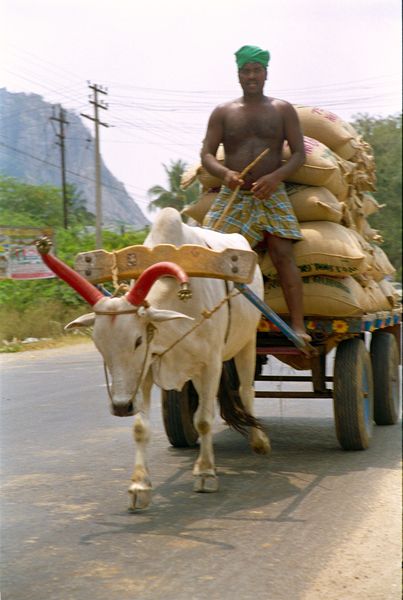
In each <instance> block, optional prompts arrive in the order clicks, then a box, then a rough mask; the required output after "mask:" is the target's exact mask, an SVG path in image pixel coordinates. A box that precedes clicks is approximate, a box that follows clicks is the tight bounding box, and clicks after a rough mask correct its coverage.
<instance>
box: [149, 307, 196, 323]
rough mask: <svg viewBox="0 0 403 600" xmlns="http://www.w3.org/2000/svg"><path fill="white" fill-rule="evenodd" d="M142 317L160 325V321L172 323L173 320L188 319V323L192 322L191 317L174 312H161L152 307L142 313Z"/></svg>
mask: <svg viewBox="0 0 403 600" xmlns="http://www.w3.org/2000/svg"><path fill="white" fill-rule="evenodd" d="M144 315H145V316H146V317H147V319H149V320H150V321H154V323H160V322H161V321H172V320H173V319H189V320H190V321H194V319H193V317H189V316H188V315H184V314H183V313H180V312H176V311H175V310H162V309H159V308H153V307H152V306H150V307H149V308H147V309H146V310H145V311H144Z"/></svg>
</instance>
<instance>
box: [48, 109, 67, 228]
mask: <svg viewBox="0 0 403 600" xmlns="http://www.w3.org/2000/svg"><path fill="white" fill-rule="evenodd" d="M65 116H66V111H65V110H64V109H63V108H62V107H61V106H59V116H58V117H55V113H54V112H53V116H52V117H50V120H51V121H57V122H58V123H59V133H56V135H57V137H58V138H59V141H58V142H56V143H57V145H58V146H60V160H61V167H62V198H63V227H64V228H65V229H67V227H68V199H67V185H66V159H65V146H64V139H65V135H64V126H65V125H68V124H69V122H68V121H66V119H65Z"/></svg>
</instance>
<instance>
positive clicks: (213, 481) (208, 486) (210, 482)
mask: <svg viewBox="0 0 403 600" xmlns="http://www.w3.org/2000/svg"><path fill="white" fill-rule="evenodd" d="M217 490H218V477H216V476H215V475H196V479H195V482H194V484H193V491H194V492H200V493H207V494H208V493H211V492H216V491H217Z"/></svg>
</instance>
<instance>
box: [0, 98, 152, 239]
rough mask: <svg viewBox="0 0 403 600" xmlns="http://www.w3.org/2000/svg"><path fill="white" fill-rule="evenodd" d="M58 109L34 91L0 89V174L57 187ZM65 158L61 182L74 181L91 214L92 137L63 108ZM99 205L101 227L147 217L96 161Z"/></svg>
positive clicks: (141, 223) (137, 223) (139, 224)
mask: <svg viewBox="0 0 403 600" xmlns="http://www.w3.org/2000/svg"><path fill="white" fill-rule="evenodd" d="M58 110H59V109H58V107H56V106H54V105H52V104H49V103H48V102H45V101H44V100H43V98H42V97H41V96H39V95H37V94H24V93H10V92H8V91H7V90H6V89H4V88H2V89H0V174H1V175H3V176H8V177H14V178H16V179H19V180H20V181H23V182H25V183H30V184H34V185H42V184H51V185H54V186H58V187H60V186H61V169H60V148H59V146H58V145H57V144H56V142H57V141H58V138H57V136H56V133H57V131H58V129H57V123H56V122H55V121H52V120H51V119H50V118H51V117H52V115H53V114H56V115H57V114H58ZM66 120H67V121H68V125H67V126H66V128H65V161H66V179H67V183H69V184H74V185H75V186H76V188H77V190H79V191H80V192H81V195H82V197H83V199H84V200H85V207H86V209H87V210H88V211H89V212H91V213H93V214H95V166H94V139H93V136H92V134H91V132H90V130H89V129H87V128H86V127H85V126H84V125H83V123H82V120H81V118H80V117H79V116H78V115H77V114H75V113H74V112H72V111H66ZM101 180H102V207H103V221H104V224H105V226H106V227H108V226H113V225H115V226H116V225H123V224H124V225H125V226H127V227H130V228H132V229H134V230H139V229H143V228H144V227H145V226H146V225H148V224H149V220H148V219H147V218H146V217H145V216H144V214H143V213H142V212H141V210H140V208H139V207H138V206H137V204H136V202H135V201H134V200H133V198H131V196H130V195H129V194H128V193H127V191H126V189H125V187H124V185H123V184H122V183H121V182H120V181H118V180H117V179H116V178H115V177H114V176H113V175H112V173H111V172H110V171H109V170H108V168H107V167H106V166H105V164H104V163H103V162H102V166H101Z"/></svg>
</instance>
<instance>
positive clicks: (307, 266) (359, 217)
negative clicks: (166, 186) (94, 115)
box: [182, 106, 398, 317]
mask: <svg viewBox="0 0 403 600" xmlns="http://www.w3.org/2000/svg"><path fill="white" fill-rule="evenodd" d="M295 109H296V110H297V112H298V115H299V119H300V123H301V127H302V131H303V135H304V145H305V153H306V160H305V163H304V165H302V167H300V168H299V169H298V170H297V171H296V172H295V173H294V174H293V175H292V176H291V177H290V178H289V179H288V180H287V181H286V187H287V192H288V195H289V198H290V201H291V203H292V205H293V208H294V212H295V214H296V217H297V219H298V221H299V223H300V227H301V230H302V234H303V236H304V239H303V240H301V241H299V242H296V243H295V244H294V254H295V260H296V264H297V266H298V267H299V269H300V272H301V275H302V280H303V284H304V285H303V290H304V314H305V315H307V316H308V315H309V316H317V317H353V316H360V315H362V314H364V313H374V312H378V311H384V310H389V309H390V308H393V307H395V306H397V302H398V299H397V297H396V295H395V292H394V288H393V286H392V285H391V284H390V282H389V281H388V280H387V279H386V278H390V276H391V275H393V274H394V272H395V269H394V267H393V266H392V264H391V263H390V261H389V259H388V257H387V256H386V254H385V252H384V251H383V250H382V248H381V247H380V245H379V244H381V243H382V237H381V236H380V235H379V233H378V231H376V230H374V229H372V228H371V226H370V225H369V223H368V220H367V219H368V217H369V216H370V215H371V214H374V213H375V212H376V211H378V210H380V209H381V208H382V206H381V205H379V204H378V203H377V202H376V200H375V198H374V196H373V195H372V193H371V192H373V191H374V190H375V182H376V178H375V162H374V157H373V153H372V150H371V147H370V146H369V145H368V144H367V143H366V142H365V141H364V140H363V139H362V138H361V137H360V136H359V135H358V133H357V132H356V131H355V129H354V128H353V127H352V126H351V125H349V124H348V123H345V122H344V121H342V120H341V119H340V118H339V117H337V116H336V115H334V114H332V113H329V112H326V111H324V110H322V109H320V108H312V107H306V106H296V107H295ZM289 156H290V150H289V148H288V146H287V144H285V145H284V148H283V160H284V161H286V160H287V159H288V158H289ZM217 158H218V160H224V153H223V149H222V148H221V147H220V148H219V150H218V152H217ZM196 179H198V180H199V182H200V183H201V185H202V195H201V198H200V199H199V201H198V202H197V203H196V204H195V205H191V206H189V207H187V208H186V209H185V210H184V213H185V214H187V215H188V216H191V217H192V218H194V219H195V220H196V221H198V222H199V223H202V222H203V218H204V215H205V214H206V212H207V210H208V209H209V207H210V205H211V203H212V201H213V199H214V198H215V197H216V194H217V192H216V190H217V189H218V188H219V187H220V185H221V183H222V182H221V181H220V180H219V179H217V178H215V177H212V176H211V175H210V174H209V173H207V171H206V170H205V169H204V168H203V167H202V166H201V165H196V166H194V167H191V168H190V169H189V170H187V171H186V173H185V174H184V176H183V178H182V187H187V186H188V185H190V184H191V183H193V181H195V180H196ZM212 189H214V191H212ZM259 262H260V266H261V269H262V272H263V274H264V275H265V277H266V283H265V301H266V303H267V304H269V306H270V307H271V308H272V309H273V310H274V311H276V312H277V313H278V314H280V315H285V316H286V315H287V314H288V308H287V305H286V303H285V300H284V296H283V293H282V290H281V287H280V284H279V281H278V279H277V274H276V270H275V268H274V266H273V263H272V261H271V259H270V256H269V255H268V254H267V253H265V254H263V255H262V256H260V257H259Z"/></svg>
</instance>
